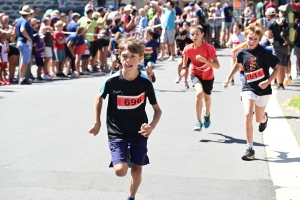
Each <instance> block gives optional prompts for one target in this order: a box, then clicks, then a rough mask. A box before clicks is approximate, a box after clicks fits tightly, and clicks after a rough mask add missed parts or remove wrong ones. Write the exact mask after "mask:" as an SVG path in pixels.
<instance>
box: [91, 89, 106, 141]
mask: <svg viewBox="0 0 300 200" xmlns="http://www.w3.org/2000/svg"><path fill="white" fill-rule="evenodd" d="M102 102H103V98H102V97H100V96H99V95H96V98H95V102H94V114H95V122H94V126H93V127H92V128H91V129H90V130H89V133H91V134H94V136H96V135H97V134H98V133H99V130H100V127H101V121H100V115H101V110H102Z"/></svg>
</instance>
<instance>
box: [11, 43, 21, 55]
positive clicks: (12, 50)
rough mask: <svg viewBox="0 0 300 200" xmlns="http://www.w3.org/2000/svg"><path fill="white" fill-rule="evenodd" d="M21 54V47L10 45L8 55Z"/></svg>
mask: <svg viewBox="0 0 300 200" xmlns="http://www.w3.org/2000/svg"><path fill="white" fill-rule="evenodd" d="M19 55H20V51H19V49H17V48H16V47H13V46H11V45H10V46H9V51H8V57H10V56H19Z"/></svg>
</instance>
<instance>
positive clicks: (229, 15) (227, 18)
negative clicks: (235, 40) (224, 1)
mask: <svg viewBox="0 0 300 200" xmlns="http://www.w3.org/2000/svg"><path fill="white" fill-rule="evenodd" d="M223 12H224V16H225V18H224V22H232V16H233V6H227V7H225V8H224V9H223Z"/></svg>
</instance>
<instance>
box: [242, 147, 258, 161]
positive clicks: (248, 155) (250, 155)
mask: <svg viewBox="0 0 300 200" xmlns="http://www.w3.org/2000/svg"><path fill="white" fill-rule="evenodd" d="M254 158H255V151H254V150H253V149H252V148H248V149H247V150H246V152H245V154H244V155H243V157H242V160H253V159H254Z"/></svg>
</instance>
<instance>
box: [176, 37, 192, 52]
mask: <svg viewBox="0 0 300 200" xmlns="http://www.w3.org/2000/svg"><path fill="white" fill-rule="evenodd" d="M191 43H193V41H192V40H191V39H190V38H188V37H186V38H185V39H184V40H182V39H180V37H179V36H178V37H177V38H176V44H177V54H178V55H182V51H183V49H184V47H185V46H186V45H188V44H191Z"/></svg>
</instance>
